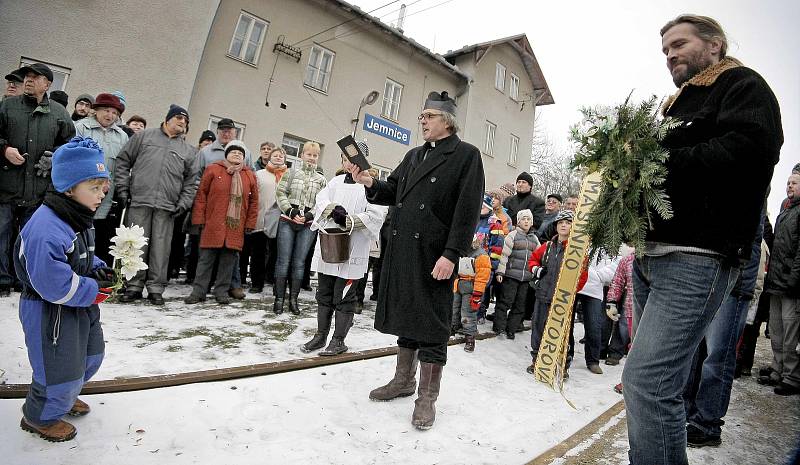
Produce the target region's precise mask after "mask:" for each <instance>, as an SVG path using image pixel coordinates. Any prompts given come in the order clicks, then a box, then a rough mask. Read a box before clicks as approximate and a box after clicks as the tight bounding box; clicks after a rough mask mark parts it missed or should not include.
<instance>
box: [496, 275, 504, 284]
mask: <svg viewBox="0 0 800 465" xmlns="http://www.w3.org/2000/svg"><path fill="white" fill-rule="evenodd" d="M495 279H496V280H497V282H498V283H502V282H503V275H501V274H498V275H497V276H495Z"/></svg>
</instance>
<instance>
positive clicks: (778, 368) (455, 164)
mask: <svg viewBox="0 0 800 465" xmlns="http://www.w3.org/2000/svg"><path fill="white" fill-rule="evenodd" d="M662 39H663V46H664V53H665V54H666V55H667V64H668V68H669V69H670V72H671V74H672V75H673V79H674V81H675V84H676V85H677V86H679V87H680V89H681V90H680V91H679V92H678V94H676V96H675V97H674V98H672V99H670V100H669V101H668V102H667V105H666V106H665V115H669V116H676V117H679V118H682V119H685V120H688V121H694V120H697V121H699V123H698V124H696V125H693V126H692V127H689V126H688V125H687V126H684V127H680V128H678V129H676V130H674V131H673V132H672V133H670V134H669V135H668V137H667V138H666V139H665V141H664V146H665V147H666V148H668V149H669V150H670V153H671V157H670V159H669V161H668V162H667V163H668V167H669V169H670V171H669V176H668V178H667V181H666V187H667V191H668V192H669V194H670V196H671V200H672V205H673V208H674V217H673V219H671V220H669V221H665V220H661V219H658V218H656V219H654V226H653V228H652V229H651V230H650V231H649V232H648V242H647V250H644V251H634V250H633V249H632V248H630V247H628V248H624V249H623V251H622V252H621V253H620V255H619V256H616V257H614V256H609V255H608V254H606V253H604V252H603V251H602V250H600V251H596V253H595V254H593V256H594V257H595V258H593V259H592V260H589V259H588V258H587V259H586V260H585V261H584V264H583V270H582V273H581V276H580V279H579V282H578V287H577V299H576V303H575V309H574V310H575V311H574V312H573V315H574V316H577V320H578V321H582V323H583V326H584V329H585V331H584V338H583V339H582V340H581V341H579V343H583V344H584V357H585V365H586V368H587V369H588V370H589V371H590V372H591V373H594V374H598V375H601V374H603V370H602V368H601V366H600V365H601V361H602V362H603V363H605V364H606V365H617V364H619V363H620V361H621V359H622V358H623V357H625V356H626V355H627V354H629V353H630V355H631V356H630V357H629V360H628V362H627V364H626V368H625V373H624V375H623V382H621V383H610V385H613V384H616V386H614V389H616V390H617V391H618V392H620V393H622V394H624V395H625V399H626V403H627V408H628V422H629V438H630V443H631V453H630V457H631V462H632V463H648V464H651V463H686V459H685V446H686V444H687V441H688V445H690V446H708V445H712V446H713V445H719V444H720V442H721V439H720V432H721V427H722V425H723V424H724V421H723V420H722V418H723V417H724V416H725V413H726V410H727V406H728V401H729V398H730V390H731V383H732V381H733V379H734V377H736V376H749V375H751V374H752V369H753V363H754V355H753V354H754V350H755V341H756V338H757V337H758V335H759V332H760V326H761V325H762V323H764V322H767V321H768V324H769V337H770V340H771V345H772V350H773V355H774V359H773V361H772V363H771V365H770V366H768V367H764V368H762V369H760V370H759V371H758V376H759V378H758V380H759V382H760V383H762V384H765V385H770V386H774V391H775V393H776V394H780V395H797V394H800V362H798V354H797V346H798V332H799V327H800V317H799V316H798V313H799V312H800V299H798V296H800V265H798V264H800V252H799V251H798V248H799V247H800V243H799V242H798V237H800V233H799V232H798V229H799V228H800V226H798V225H799V224H800V222H799V221H800V220H798V219H799V218H800V213H798V212H800V206H799V205H800V164H798V165H797V166H796V167H795V170H794V171H793V172H792V174H791V175H790V176H789V178H788V182H787V198H786V200H785V201H784V202H783V204H782V205H781V211H780V212H779V214H778V216H777V221H776V224H775V227H774V232H773V228H772V227H771V226H770V222H769V220H768V218H767V216H768V215H767V214H766V208H765V199H766V194H767V186H768V184H769V181H770V179H771V176H772V168H773V166H774V164H775V163H776V162H777V159H778V152H779V149H780V145H781V143H782V135H781V127H780V114H779V110H778V106H777V102H776V100H775V98H774V96H773V95H772V93H771V91H770V90H769V87H768V86H767V84H766V83H765V82H764V81H763V79H761V78H760V76H758V75H757V74H755V73H754V72H753V71H752V70H749V69H748V68H745V67H744V66H742V65H741V63H740V62H738V60H736V59H733V58H730V57H727V56H726V55H725V50H726V44H727V42H726V39H725V35H724V32H723V31H722V29H721V27H720V26H719V24H718V23H716V22H715V21H714V20H713V19H711V18H706V17H698V16H681V17H679V18H677V19H676V20H674V21H672V22H670V23H668V24H667V25H666V26H665V27H664V29H663V30H662ZM52 81H53V73H52V71H51V70H50V69H49V68H48V67H47V66H46V65H45V64H41V63H35V64H32V65H29V66H24V67H22V68H20V69H18V70H14V71H12V72H10V73H9V74H8V75H6V90H5V96H4V99H3V101H2V104H0V148H2V150H3V155H4V156H3V157H0V296H8V295H10V293H11V292H12V290H16V291H18V292H20V293H21V295H20V301H21V303H20V318H21V320H22V322H23V327H24V329H25V334H26V344H27V345H28V351H29V357H30V360H31V365H32V368H33V382H32V384H31V389H30V392H29V394H28V397H27V399H26V402H25V405H24V407H23V414H24V416H23V419H22V422H21V427H22V428H23V429H25V430H27V431H31V432H35V433H37V434H39V435H41V436H42V437H44V438H45V439H48V440H51V441H64V440H69V439H71V438H72V437H74V436H75V434H76V432H75V428H74V427H73V426H72V425H70V424H69V423H67V422H65V421H63V420H62V417H63V416H64V415H66V414H70V415H85V414H87V413H89V411H90V408H89V406H88V405H86V404H85V403H83V402H82V401H80V400H79V399H77V395H78V393H79V392H80V389H81V387H82V385H83V383H84V382H85V381H86V380H88V379H89V378H90V377H91V376H92V375H93V374H94V373H95V372H96V371H97V368H99V366H100V363H101V361H102V357H103V348H104V343H103V338H102V330H101V329H100V324H99V309H98V307H97V304H98V303H101V302H102V301H104V300H105V299H106V298H107V297H108V295H109V291H108V288H109V287H110V286H111V283H112V282H114V280H115V278H116V275H115V274H116V272H115V270H114V269H113V268H112V263H113V260H112V257H111V255H110V245H111V240H112V238H113V236H114V234H115V231H116V228H117V227H119V226H120V225H126V226H130V225H138V226H140V227H142V228H143V229H144V235H145V236H146V237H147V239H148V242H147V244H146V246H145V249H144V260H145V262H146V263H147V265H148V267H147V269H146V270H143V271H140V272H139V273H137V275H136V276H135V277H134V278H132V279H128V280H127V281H126V283H125V288H124V293H122V294H121V295H120V296H119V301H121V302H128V303H129V302H135V301H138V300H141V299H144V298H145V293H146V298H147V300H148V301H149V302H150V304H152V305H164V304H165V301H164V298H163V294H164V291H165V289H166V287H167V286H168V285H169V282H170V279H171V278H177V277H178V275H179V274H180V271H181V270H185V281H184V282H185V283H186V284H191V285H192V290H191V292H190V294H189V295H188V296H186V297H185V303H187V304H196V303H199V302H202V301H204V300H206V298H207V295H208V294H209V292H210V291H211V289H212V287H213V291H212V293H213V296H214V299H215V301H216V302H217V303H219V304H222V305H224V304H228V303H230V301H231V300H230V299H232V298H233V299H243V298H244V297H245V291H244V289H245V288H247V287H248V278H249V292H251V293H253V294H261V293H263V292H264V290H265V288H266V285H268V284H271V285H272V291H273V296H274V300H273V303H272V308H271V311H272V312H274V313H275V314H281V313H283V312H284V310H285V309H286V308H287V307H288V311H289V312H291V313H293V314H299V313H300V304H299V302H298V296H299V293H300V291H301V289H303V288H308V285H309V284H308V282H309V281H308V280H309V278H310V275H311V273H316V278H317V287H316V301H317V309H316V310H317V331H316V333H315V334H314V336H313V338H312V339H311V340H309V341H308V342H306V343H305V344H303V346H302V350H303V351H304V352H315V351H320V350H321V351H320V352H319V354H320V355H323V356H330V355H337V354H341V353H343V352H345V351H347V350H348V348H347V346H346V345H345V338H346V336H347V333H348V331H349V329H350V327H351V326H352V322H353V318H354V315H355V314H358V313H361V310H362V308H363V306H364V299H365V295H364V293H365V287H366V283H367V279H368V278H367V275H368V272H369V270H372V284H373V295H372V296H371V297H370V299H371V300H377V302H378V303H377V308H376V314H375V327H376V328H377V329H378V330H379V331H382V332H385V333H390V334H394V335H397V336H398V340H397V345H398V355H397V367H396V370H395V374H394V377H393V378H392V379H391V381H390V382H389V383H388V384H386V385H384V386H381V387H379V388H377V389H375V390H373V391H372V392H371V393H370V398H371V399H373V400H380V401H387V400H391V399H394V398H397V397H402V396H408V395H412V394H414V392H415V391H417V392H418V394H419V396H418V398H417V400H416V402H415V408H414V412H413V416H412V423H413V424H414V426H416V427H417V428H419V429H427V428H430V427H431V426H432V425H433V423H434V420H435V414H436V411H435V401H436V399H437V397H438V395H439V388H440V383H441V376H442V371H443V367H444V365H445V364H446V360H447V342H448V340H449V338H450V337H452V336H454V335H456V333H461V334H463V335H464V336H465V344H464V350H465V351H467V352H473V351H475V350H476V338H475V336H476V335H477V333H478V325H480V324H483V323H485V321H486V320H490V321H491V322H492V331H493V332H494V333H495V334H496V335H497V337H498V338H501V339H507V340H513V339H515V338H516V337H517V334H519V333H520V332H522V331H523V330H524V329H525V326H524V325H523V321H525V320H530V321H531V328H530V329H531V335H530V341H531V342H530V350H531V356H532V363H531V365H530V366H528V367H527V368H525V367H521V369H527V371H528V372H529V373H533V372H534V365H535V362H536V358H537V353H538V349H539V345H540V342H541V339H542V333H543V331H544V328H545V324H546V322H547V318H548V313H549V307H550V304H551V301H552V299H553V293H554V290H555V286H556V282H557V278H558V270H559V269H560V267H561V263H562V261H563V259H564V253H565V250H566V249H567V241H568V239H569V235H570V230H571V227H572V222H573V219H574V214H575V210H576V208H577V207H578V204H579V198H578V196H577V195H575V194H573V193H558V192H552V193H546V195H543V196H541V195H537V194H536V193H533V192H532V187H533V184H534V183H533V178H532V176H531V175H530V174H528V173H527V172H522V173H520V174H519V176H518V177H517V179H516V181H515V183H511V182H509V183H505V184H503V185H501V186H499V187H497V188H492V189H488V190H486V189H485V182H484V172H483V166H482V162H481V155H480V152H479V151H478V149H477V148H475V147H474V146H472V145H471V144H469V143H467V142H465V141H462V140H461V139H459V137H458V136H457V133H458V130H459V128H458V123H457V121H456V119H455V116H454V115H455V113H456V104H455V102H454V101H453V99H451V98H450V97H449V96H448V95H447V92H441V93H437V92H432V93H431V94H430V95H429V96H428V99H427V100H426V102H425V105H424V107H423V110H422V113H421V114H420V116H419V121H420V127H421V133H422V136H423V138H424V140H425V141H426V142H425V144H424V145H422V146H420V147H417V148H414V149H412V150H411V151H409V152H408V153H407V154H406V155H405V157H404V158H403V160H402V161H401V163H400V164H399V166H398V167H397V168H396V169H395V170H394V171H393V172H392V174H391V175H390V176H389V177H388V179H386V180H380V179H378V178H377V173H376V172H374V171H372V172H370V171H369V170H362V169H361V168H360V167H359V166H358V165H356V164H354V163H351V162H350V159H349V158H348V156H347V155H345V154H342V155H341V162H342V164H341V168H340V170H339V171H337V173H336V174H335V175H334V176H333V177H331V178H330V179H329V178H328V177H327V176H326V175H325V173H323V172H322V171H321V169H320V168H319V166H318V161H319V157H320V146H319V144H318V143H315V142H307V143H305V144H304V146H303V147H302V151H301V154H300V162H299V163H297V165H296V166H292V167H289V166H288V162H287V154H286V152H285V151H284V150H283V149H282V148H280V147H278V146H276V144H274V143H272V142H268V141H267V142H263V143H262V144H261V145H260V146H259V151H258V153H251V151H250V150H249V149H248V147H247V146H246V145H245V144H244V143H243V142H242V141H241V140H237V139H236V130H237V128H236V126H235V123H234V122H233V121H232V120H231V119H229V118H223V119H222V120H220V121H219V122H218V124H217V128H216V133H215V132H212V131H204V132H203V133H202V135H201V137H200V140H199V141H198V143H197V144H193V143H191V142H190V141H188V140H187V139H186V133H187V132H188V128H189V122H190V116H189V113H188V112H187V111H186V110H185V109H184V108H182V107H180V106H178V105H174V104H173V105H170V107H169V108H168V110H167V112H166V116H165V117H164V119H163V121H162V122H161V123H160V124H159V125H158V126H157V127H149V128H148V127H147V121H146V120H145V119H144V118H142V117H140V116H137V115H134V116H131V117H130V118H128V119H127V120H125V119H124V118H123V114H124V113H125V110H126V105H127V102H126V100H125V97H124V95H123V94H122V93H121V92H119V91H113V92H104V93H100V94H98V95H96V96H91V95H88V94H82V95H80V96H79V97H78V98H77V99H76V100H75V102H74V104H73V108H72V113H71V114H70V112H69V111H68V110H67V107H68V100H67V99H68V96H67V95H66V94H65V93H63V92H56V91H53V92H50V93H49V95H48V90H49V86H50V84H51V82H52ZM728 93H730V94H731V95H734V94H735V95H734V97H731V98H732V99H734V100H735V101H737V102H739V105H749V106H747V109H746V110H745V109H740V108H739V107H734V108H732V109H728V108H720V107H721V106H723V107H724V105H728V100H727V99H726V97H725V95H727V94H728ZM709 95H710V96H712V97H714V98H711V97H709ZM742 108H744V107H742ZM754 109H755V110H754ZM697 114H701V116H702V115H706V116H707V115H709V114H714V115H718V120H722V119H724V118H727V120H726V121H727V122H726V123H725V125H724V127H725V130H724V131H723V130H721V129H718V128H715V127H713V125H714V124H715V123H714V122H713V121H715V120H713V119H707V120H706V119H701V120H698V119H697V118H700V117H698V116H696V115H697ZM706 116H703V118H705V117H706ZM720 124H722V123H720ZM739 125H741V126H742V127H746V128H747V130H746V131H745V130H741V129H740V126H739ZM737 131H739V132H737ZM720 134H721V135H720ZM709 138H710V140H712V142H704V141H707V140H709ZM358 145H359V151H360V152H361V153H363V154H364V155H365V156H368V154H369V147H368V146H367V145H366V144H365V143H363V142H359V143H358ZM721 153H722V155H720V154H721ZM752 153H760V154H763V155H764V156H763V157H760V158H759V157H753V156H751V155H750V154H752ZM698 158H702V161H697V160H698ZM756 158H758V160H757V161H754V160H755V159H756ZM762 158H763V159H762ZM740 172H747V173H748V175H749V176H750V179H749V180H748V182H747V183H744V184H742V185H741V186H740V187H742V188H741V189H739V190H738V191H737V193H736V199H729V200H730V201H727V202H721V203H720V202H718V201H717V200H716V199H717V194H716V190H715V189H716V187H715V186H707V180H708V179H719V176H720V173H722V174H723V175H724V176H726V177H728V178H730V179H738V178H739V177H740V174H739V173H740ZM689 186H691V187H689ZM687 189H689V190H687ZM543 194H544V193H543ZM698 202H699V204H700V205H703V207H704V208H706V209H707V211H701V212H698V211H697V210H696V205H698ZM733 218H736V220H735V221H734V220H733ZM762 251H763V252H764V253H762ZM635 252H636V254H635ZM637 256H638V258H637ZM767 269H768V270H769V271H768V272H766V274H765V271H766V270H767ZM381 270H383V273H381ZM390 271H391V273H390ZM287 298H288V303H287V302H286V300H287ZM492 303H494V304H493V305H492ZM490 310H493V312H490ZM53 315H57V316H53ZM54 319H55V320H54ZM54 321H55V322H54ZM331 326H333V335H332V337H331V338H330V340H328V335H329V334H330V331H331ZM573 326H574V321H573ZM634 339H635V341H636V342H635V343H632V341H633V340H634ZM46 344H52V345H53V346H57V345H58V344H61V345H62V346H63V347H64V350H63V351H55V352H54V351H53V350H52V349H46V348H45V345H46ZM67 347H72V349H67ZM573 355H574V341H573V338H572V337H570V343H569V348H568V355H567V364H566V367H565V368H566V370H568V369H569V368H570V366H571V364H572V361H573V360H572V358H573ZM734 355H735V356H734ZM418 369H419V372H420V377H419V383H418V384H417V381H416V373H417V370H418ZM568 376H569V372H568V371H565V378H568ZM654 380H662V381H659V382H658V383H655V382H654ZM665 383H666V384H665ZM676 399H680V400H681V402H680V403H676V402H674V401H675V400H676ZM659 418H660V420H659ZM654 419H655V420H654ZM681 419H683V420H685V421H679V420H681Z"/></svg>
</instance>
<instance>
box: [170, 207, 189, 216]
mask: <svg viewBox="0 0 800 465" xmlns="http://www.w3.org/2000/svg"><path fill="white" fill-rule="evenodd" d="M184 213H186V207H178V209H177V210H175V211H174V212H172V214H171V215H170V216H172V217H173V218H178V217H180V216H182V215H183V214H184Z"/></svg>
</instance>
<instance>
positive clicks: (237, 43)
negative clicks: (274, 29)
mask: <svg viewBox="0 0 800 465" xmlns="http://www.w3.org/2000/svg"><path fill="white" fill-rule="evenodd" d="M268 26H269V23H268V22H267V21H264V20H263V19H259V18H256V17H255V16H253V15H250V14H247V13H245V12H244V11H243V12H241V13H239V21H238V22H237V23H236V29H234V31H233V38H231V45H230V47H229V48H228V56H229V57H231V58H235V59H237V60H241V61H244V62H245V63H250V64H251V65H255V64H256V63H257V62H258V56H259V54H260V53H261V44H262V43H264V36H265V35H267V27H268Z"/></svg>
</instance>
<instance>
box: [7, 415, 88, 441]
mask: <svg viewBox="0 0 800 465" xmlns="http://www.w3.org/2000/svg"><path fill="white" fill-rule="evenodd" d="M19 427H20V428H22V429H23V430H25V431H27V432H29V433H34V434H38V435H39V437H41V438H42V439H44V440H46V441H50V442H64V441H69V440H71V439H72V438H74V437H75V436H76V435H77V434H78V431H76V430H75V427H74V426H72V425H71V424H69V423H67V422H66V421H64V420H58V421H57V422H55V423H53V424H52V425H48V426H36V425H34V424H33V423H29V422H28V420H26V419H25V417H22V420H20V422H19Z"/></svg>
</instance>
